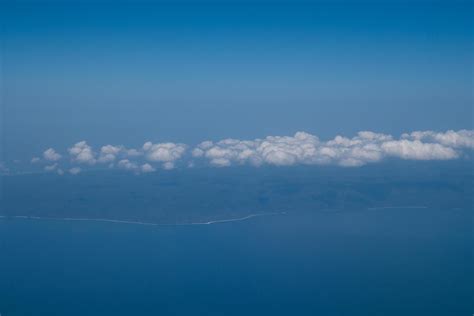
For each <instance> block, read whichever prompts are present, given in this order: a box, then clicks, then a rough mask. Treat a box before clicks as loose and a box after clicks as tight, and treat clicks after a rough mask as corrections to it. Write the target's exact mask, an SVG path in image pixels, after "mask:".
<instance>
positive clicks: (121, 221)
mask: <svg viewBox="0 0 474 316" xmlns="http://www.w3.org/2000/svg"><path fill="white" fill-rule="evenodd" d="M283 214H286V212H272V213H257V214H250V215H247V216H244V217H238V218H229V219H220V220H213V221H208V222H194V223H178V224H159V223H151V222H140V221H126V220H119V219H107V218H73V217H40V216H25V215H14V216H4V215H0V219H10V218H12V219H30V220H52V221H79V222H81V221H82V222H106V223H115V224H134V225H147V226H192V225H211V224H219V223H228V222H240V221H245V220H248V219H251V218H254V217H259V216H269V215H283Z"/></svg>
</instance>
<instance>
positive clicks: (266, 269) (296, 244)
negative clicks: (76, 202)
mask: <svg viewBox="0 0 474 316" xmlns="http://www.w3.org/2000/svg"><path fill="white" fill-rule="evenodd" d="M472 224H473V222H472V210H467V209H450V210H432V209H423V208H399V209H398V208H393V209H391V208H387V209H369V210H352V211H351V210H345V211H313V212H292V213H287V214H277V215H274V216H257V217H252V218H248V219H245V220H242V221H234V222H221V223H214V224H210V225H192V226H168V227H161V226H146V225H138V224H126V223H108V222H88V221H80V222H77V221H61V220H34V219H5V218H4V219H0V313H1V315H2V316H20V315H25V316H26V315H28V316H31V315H68V316H74V315H81V316H83V315H114V316H117V315H219V316H224V315H312V316H314V315H323V316H331V315H360V316H368V315H377V316H379V315H384V316H390V315H397V316H399V315H417V316H422V315H430V316H433V315H443V316H454V315H471V314H472V313H473V312H474V309H473V306H474V305H473V293H474V291H473V290H474V289H473V284H474V282H473V281H474V278H473V267H474V264H473V257H472V255H473V253H472V252H473V245H474V243H473V241H474V238H473V229H472V227H473V226H472Z"/></svg>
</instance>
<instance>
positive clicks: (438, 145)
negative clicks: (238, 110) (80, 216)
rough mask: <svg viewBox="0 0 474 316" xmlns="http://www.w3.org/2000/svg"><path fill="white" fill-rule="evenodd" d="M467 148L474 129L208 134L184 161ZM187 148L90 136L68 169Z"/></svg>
mask: <svg viewBox="0 0 474 316" xmlns="http://www.w3.org/2000/svg"><path fill="white" fill-rule="evenodd" d="M469 150H474V131H473V130H459V131H453V130H449V131H446V132H436V131H415V132H411V133H404V134H402V135H401V136H400V137H394V136H392V135H388V134H383V133H376V132H371V131H361V132H359V133H357V134H356V135H355V136H353V137H345V136H341V135H338V136H336V137H334V138H333V139H330V140H321V139H320V138H319V137H317V136H315V135H312V134H309V133H306V132H297V133H295V134H294V135H292V136H267V137H265V138H257V139H253V140H239V139H223V140H220V141H217V142H212V141H209V140H207V141H204V142H201V143H200V144H198V145H197V146H195V147H194V148H192V150H191V153H190V156H191V157H188V158H189V159H188V160H187V161H185V163H184V164H183V166H186V165H187V166H188V167H189V168H192V167H194V166H196V165H198V164H201V163H202V162H203V161H204V162H207V163H209V164H210V165H211V166H215V167H228V166H232V165H252V166H260V165H265V164H266V165H275V166H293V165H299V164H303V165H329V164H331V165H338V166H343V167H357V166H363V165H366V164H369V163H376V162H379V161H382V160H384V159H405V160H450V159H457V158H460V157H463V156H466V155H468V154H469V152H468V151H469ZM186 151H187V146H186V145H185V144H181V143H169V142H168V143H155V144H154V143H152V142H146V143H144V144H143V146H142V147H141V148H138V149H134V148H126V147H125V146H123V145H104V146H102V147H100V149H99V150H98V151H97V152H95V151H94V150H93V149H92V147H91V146H89V145H88V144H87V142H86V141H81V142H78V143H76V144H74V145H73V146H72V147H70V148H69V149H68V152H69V155H70V157H71V163H72V165H73V166H72V167H73V168H70V169H69V173H71V174H77V173H79V172H80V171H81V169H80V168H78V167H74V165H75V164H76V165H77V164H79V165H84V164H85V165H96V164H107V165H108V166H109V168H119V169H123V170H130V171H133V172H134V173H148V172H154V171H156V169H155V167H156V165H157V164H160V166H161V168H163V169H165V170H170V169H174V168H175V167H176V166H177V162H178V161H179V160H180V159H184V158H185V154H186ZM42 157H43V158H44V159H40V158H38V157H35V158H33V159H32V160H31V162H32V163H36V162H38V161H46V162H50V164H49V165H47V166H45V167H44V170H46V171H56V172H58V173H62V172H63V171H62V169H59V165H58V162H59V160H60V159H61V155H60V154H58V153H57V152H56V151H55V150H54V149H53V148H49V149H47V150H46V151H44V153H43V156H42ZM60 170H61V171H60Z"/></svg>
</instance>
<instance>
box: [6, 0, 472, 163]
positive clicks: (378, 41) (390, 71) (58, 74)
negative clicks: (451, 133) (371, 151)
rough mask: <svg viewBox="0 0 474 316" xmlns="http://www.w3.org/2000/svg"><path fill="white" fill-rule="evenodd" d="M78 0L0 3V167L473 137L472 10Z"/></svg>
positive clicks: (459, 5) (429, 5) (460, 6)
mask: <svg viewBox="0 0 474 316" xmlns="http://www.w3.org/2000/svg"><path fill="white" fill-rule="evenodd" d="M381 2H382V1H381ZM32 3H34V2H32ZM81 3H82V4H79V2H76V4H67V5H66V4H61V2H50V3H49V4H46V3H37V4H26V3H25V2H22V4H18V3H15V1H3V2H2V4H1V6H2V7H1V10H0V11H1V12H2V13H0V20H1V21H2V23H3V31H2V60H3V67H2V80H3V89H2V96H3V103H2V107H3V118H2V121H1V124H2V128H3V131H4V135H3V139H4V140H3V142H2V143H3V154H4V159H5V160H8V159H28V158H29V157H31V155H32V154H33V153H38V152H42V151H43V150H44V149H45V148H48V147H50V146H53V147H62V148H66V147H67V146H70V145H71V144H74V143H75V142H78V141H81V140H84V139H85V140H87V141H88V143H90V144H92V145H102V144H108V143H112V144H123V145H126V146H141V145H142V144H143V143H144V141H147V140H151V141H153V142H162V141H173V142H183V143H188V144H196V143H197V142H200V141H202V140H205V139H211V140H218V139H223V138H227V137H233V138H239V139H245V138H247V139H248V138H250V139H254V138H256V137H265V136H267V135H293V134H294V133H295V132H297V131H306V132H309V133H312V134H315V135H318V136H321V137H334V136H335V135H336V134H344V135H347V136H353V135H354V134H355V133H356V132H357V131H360V130H371V131H375V132H383V133H393V134H401V133H402V132H405V131H413V130H440V131H444V130H447V129H455V130H458V129H463V128H464V129H471V128H472V120H473V115H472V105H473V86H472V84H473V82H472V75H473V61H472V58H473V39H474V31H473V22H472V21H473V4H472V2H471V1H466V2H456V1H446V2H436V3H435V2H430V1H423V2H419V3H418V4H416V3H414V2H408V1H407V2H405V1H403V2H401V1H400V2H391V3H390V4H387V2H385V1H383V4H382V3H375V2H373V3H368V2H366V4H361V3H360V2H355V1H351V2H347V3H345V2H342V1H340V2H338V3H337V4H335V3H332V4H330V3H329V2H326V3H324V2H314V3H312V4H309V3H307V4H294V3H286V4H272V3H270V2H267V3H262V4H259V5H257V4H250V3H247V4H244V3H240V4H239V3H235V4H222V3H221V4H215V3H198V2H193V3H192V4H184V3H181V4H174V5H171V4H164V3H158V2H154V3H151V2H149V3H148V4H146V3H142V4H130V3H129V4H126V3H125V4H117V3H116V2H102V4H100V5H99V4H94V3H92V2H89V3H87V2H81Z"/></svg>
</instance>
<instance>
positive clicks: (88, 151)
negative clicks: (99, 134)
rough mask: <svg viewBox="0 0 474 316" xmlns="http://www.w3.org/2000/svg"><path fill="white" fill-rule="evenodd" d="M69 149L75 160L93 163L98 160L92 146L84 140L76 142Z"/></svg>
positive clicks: (82, 162)
mask: <svg viewBox="0 0 474 316" xmlns="http://www.w3.org/2000/svg"><path fill="white" fill-rule="evenodd" d="M68 151H69V154H70V155H71V158H72V160H73V161H74V162H77V163H81V164H89V165H93V164H95V163H96V161H97V160H96V158H95V153H94V152H93V151H92V147H91V146H89V145H87V142H86V141H84V140H83V141H80V142H78V143H76V144H74V146H72V147H71V148H69V149H68Z"/></svg>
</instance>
